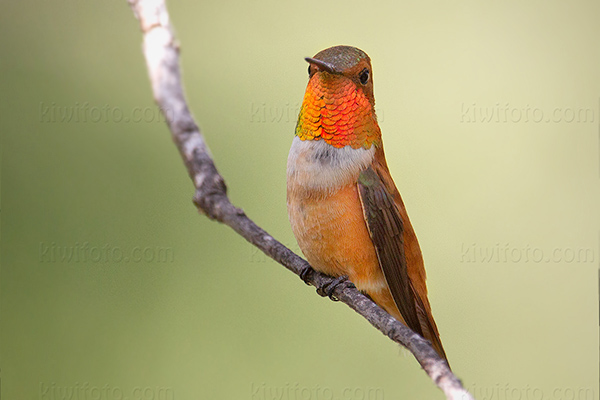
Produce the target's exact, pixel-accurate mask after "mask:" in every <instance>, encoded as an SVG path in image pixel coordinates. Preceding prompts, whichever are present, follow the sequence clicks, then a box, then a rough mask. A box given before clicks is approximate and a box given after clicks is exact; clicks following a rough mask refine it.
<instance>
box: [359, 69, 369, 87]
mask: <svg viewBox="0 0 600 400" xmlns="http://www.w3.org/2000/svg"><path fill="white" fill-rule="evenodd" d="M358 79H359V80H360V83H362V84H363V85H366V84H367V82H369V70H368V69H366V68H365V69H363V70H362V71H361V72H360V75H359V76H358Z"/></svg>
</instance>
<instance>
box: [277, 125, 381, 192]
mask: <svg viewBox="0 0 600 400" xmlns="http://www.w3.org/2000/svg"><path fill="white" fill-rule="evenodd" d="M374 155H375V146H371V148H370V149H364V148H362V147H361V148H358V149H353V148H352V147H350V146H345V147H342V148H336V147H333V146H332V145H330V144H328V143H326V142H325V141H324V140H301V139H300V138H299V137H297V136H296V137H295V138H294V141H293V142H292V147H291V148H290V154H289V156H288V164H287V179H288V190H289V189H290V188H296V189H299V190H307V191H311V192H313V191H315V192H330V193H331V192H334V191H335V190H337V189H339V188H341V187H343V186H346V185H348V184H349V183H351V182H356V180H357V179H358V174H359V173H360V172H361V171H363V170H364V169H366V168H367V167H368V166H369V165H370V164H371V163H372V161H373V156H374Z"/></svg>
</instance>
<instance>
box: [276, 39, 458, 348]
mask: <svg viewBox="0 0 600 400" xmlns="http://www.w3.org/2000/svg"><path fill="white" fill-rule="evenodd" d="M306 61H308V63H309V68H308V75H309V81H308V86H307V88H306V93H305V95H304V100H303V102H302V107H301V108H300V115H299V116H298V123H297V125H296V136H295V137H294V139H293V142H292V146H291V149H290V153H289V157H288V163H287V208H288V215H289V219H290V222H291V225H292V231H293V232H294V235H295V236H296V240H297V241H298V245H299V246H300V249H301V250H302V252H303V253H304V255H305V256H306V259H307V260H308V262H309V263H310V265H311V266H312V267H313V268H314V269H315V270H317V271H320V272H323V273H325V274H328V275H331V276H334V277H344V276H347V277H348V279H349V280H350V281H351V282H352V283H353V284H354V285H355V286H356V287H357V288H358V289H359V290H360V291H362V292H363V293H365V294H366V295H368V296H369V297H370V298H371V299H372V300H373V301H374V302H375V303H377V304H378V305H379V306H380V307H382V308H383V309H385V310H386V311H387V312H388V313H389V314H391V315H392V316H393V317H395V318H396V319H397V320H399V321H400V322H403V323H404V324H405V325H407V326H408V327H410V328H411V329H412V330H413V331H415V332H417V333H419V334H420V335H421V336H423V337H424V338H425V339H427V340H429V341H430V342H431V343H432V345H433V347H434V349H435V350H436V351H437V352H438V354H439V355H440V356H441V357H443V358H444V359H446V360H447V358H446V353H445V352H444V348H443V347H442V342H441V341H440V336H439V333H438V329H437V326H436V324H435V321H434V319H433V315H432V313H431V307H430V305H429V300H428V299H427V286H426V284H425V280H426V276H425V268H424V265H423V256H422V254H421V249H420V247H419V243H418V242H417V236H416V235H415V231H414V230H413V227H412V225H411V224H410V221H409V219H408V215H407V213H406V208H405V207H404V203H403V201H402V198H401V197H400V193H399V192H398V189H397V188H396V185H395V184H394V181H393V179H392V176H391V175H390V171H389V170H388V166H387V163H386V160H385V154H384V152H383V143H382V140H381V130H380V129H379V125H378V123H377V117H376V115H375V99H374V97H373V71H372V69H371V60H370V58H369V56H368V55H367V54H366V53H365V52H363V51H362V50H359V49H357V48H355V47H350V46H335V47H330V48H328V49H325V50H323V51H321V52H319V53H317V54H316V55H315V56H314V57H313V58H306Z"/></svg>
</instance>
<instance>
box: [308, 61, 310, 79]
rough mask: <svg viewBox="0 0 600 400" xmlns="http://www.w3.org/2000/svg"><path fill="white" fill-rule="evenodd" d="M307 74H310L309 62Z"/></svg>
mask: <svg viewBox="0 0 600 400" xmlns="http://www.w3.org/2000/svg"><path fill="white" fill-rule="evenodd" d="M308 76H310V64H308Z"/></svg>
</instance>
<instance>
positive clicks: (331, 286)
mask: <svg viewBox="0 0 600 400" xmlns="http://www.w3.org/2000/svg"><path fill="white" fill-rule="evenodd" d="M342 284H343V285H345V286H346V287H354V284H353V283H352V282H350V281H349V280H348V275H342V276H338V277H337V278H335V279H334V280H333V281H331V282H329V283H326V284H325V285H323V286H321V287H318V288H317V293H318V294H319V295H320V296H323V297H329V298H330V299H331V300H333V301H339V299H338V298H336V297H335V296H334V295H333V292H334V291H335V289H336V288H337V287H338V286H340V285H342Z"/></svg>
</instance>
